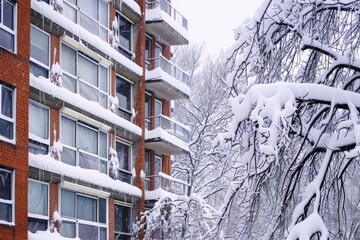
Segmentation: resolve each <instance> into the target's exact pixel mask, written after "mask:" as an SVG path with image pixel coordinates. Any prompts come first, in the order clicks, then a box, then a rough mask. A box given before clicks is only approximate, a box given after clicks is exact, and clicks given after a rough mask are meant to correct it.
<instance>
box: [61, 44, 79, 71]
mask: <svg viewBox="0 0 360 240" xmlns="http://www.w3.org/2000/svg"><path fill="white" fill-rule="evenodd" d="M61 69H63V70H64V71H67V72H68V73H71V74H72V75H74V76H76V52H75V51H74V50H73V49H71V48H69V47H68V46H66V45H65V44H62V45H61Z"/></svg>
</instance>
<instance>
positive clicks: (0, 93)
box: [0, 82, 16, 144]
mask: <svg viewBox="0 0 360 240" xmlns="http://www.w3.org/2000/svg"><path fill="white" fill-rule="evenodd" d="M2 88H7V89H10V90H11V91H12V115H13V116H12V118H10V117H8V116H5V115H3V114H2V113H1V106H2V102H1V99H2ZM0 119H2V120H5V121H7V122H10V123H12V124H13V139H9V138H6V137H4V136H2V135H0V140H3V141H5V142H9V143H12V144H15V143H16V88H11V87H8V86H6V85H4V84H2V83H1V82H0Z"/></svg>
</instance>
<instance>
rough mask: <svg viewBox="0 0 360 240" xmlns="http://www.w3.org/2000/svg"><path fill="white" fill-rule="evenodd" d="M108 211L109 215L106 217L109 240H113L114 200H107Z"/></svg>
mask: <svg viewBox="0 0 360 240" xmlns="http://www.w3.org/2000/svg"><path fill="white" fill-rule="evenodd" d="M108 210H109V215H108V221H109V240H114V231H115V222H114V218H115V213H114V210H115V206H114V199H113V198H109V201H108Z"/></svg>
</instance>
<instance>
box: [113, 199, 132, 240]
mask: <svg viewBox="0 0 360 240" xmlns="http://www.w3.org/2000/svg"><path fill="white" fill-rule="evenodd" d="M115 205H119V206H123V207H127V208H129V209H130V232H129V233H126V232H117V231H116V230H115V219H114V235H115V234H120V235H125V236H128V237H129V238H131V228H132V227H131V223H132V221H133V214H132V211H133V205H132V204H129V203H125V202H119V201H114V218H115Z"/></svg>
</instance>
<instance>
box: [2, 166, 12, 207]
mask: <svg viewBox="0 0 360 240" xmlns="http://www.w3.org/2000/svg"><path fill="white" fill-rule="evenodd" d="M11 180H12V173H11V172H8V171H4V170H1V169H0V199H4V200H11V197H12V196H11V195H12V194H11ZM0 212H1V211H0Z"/></svg>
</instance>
